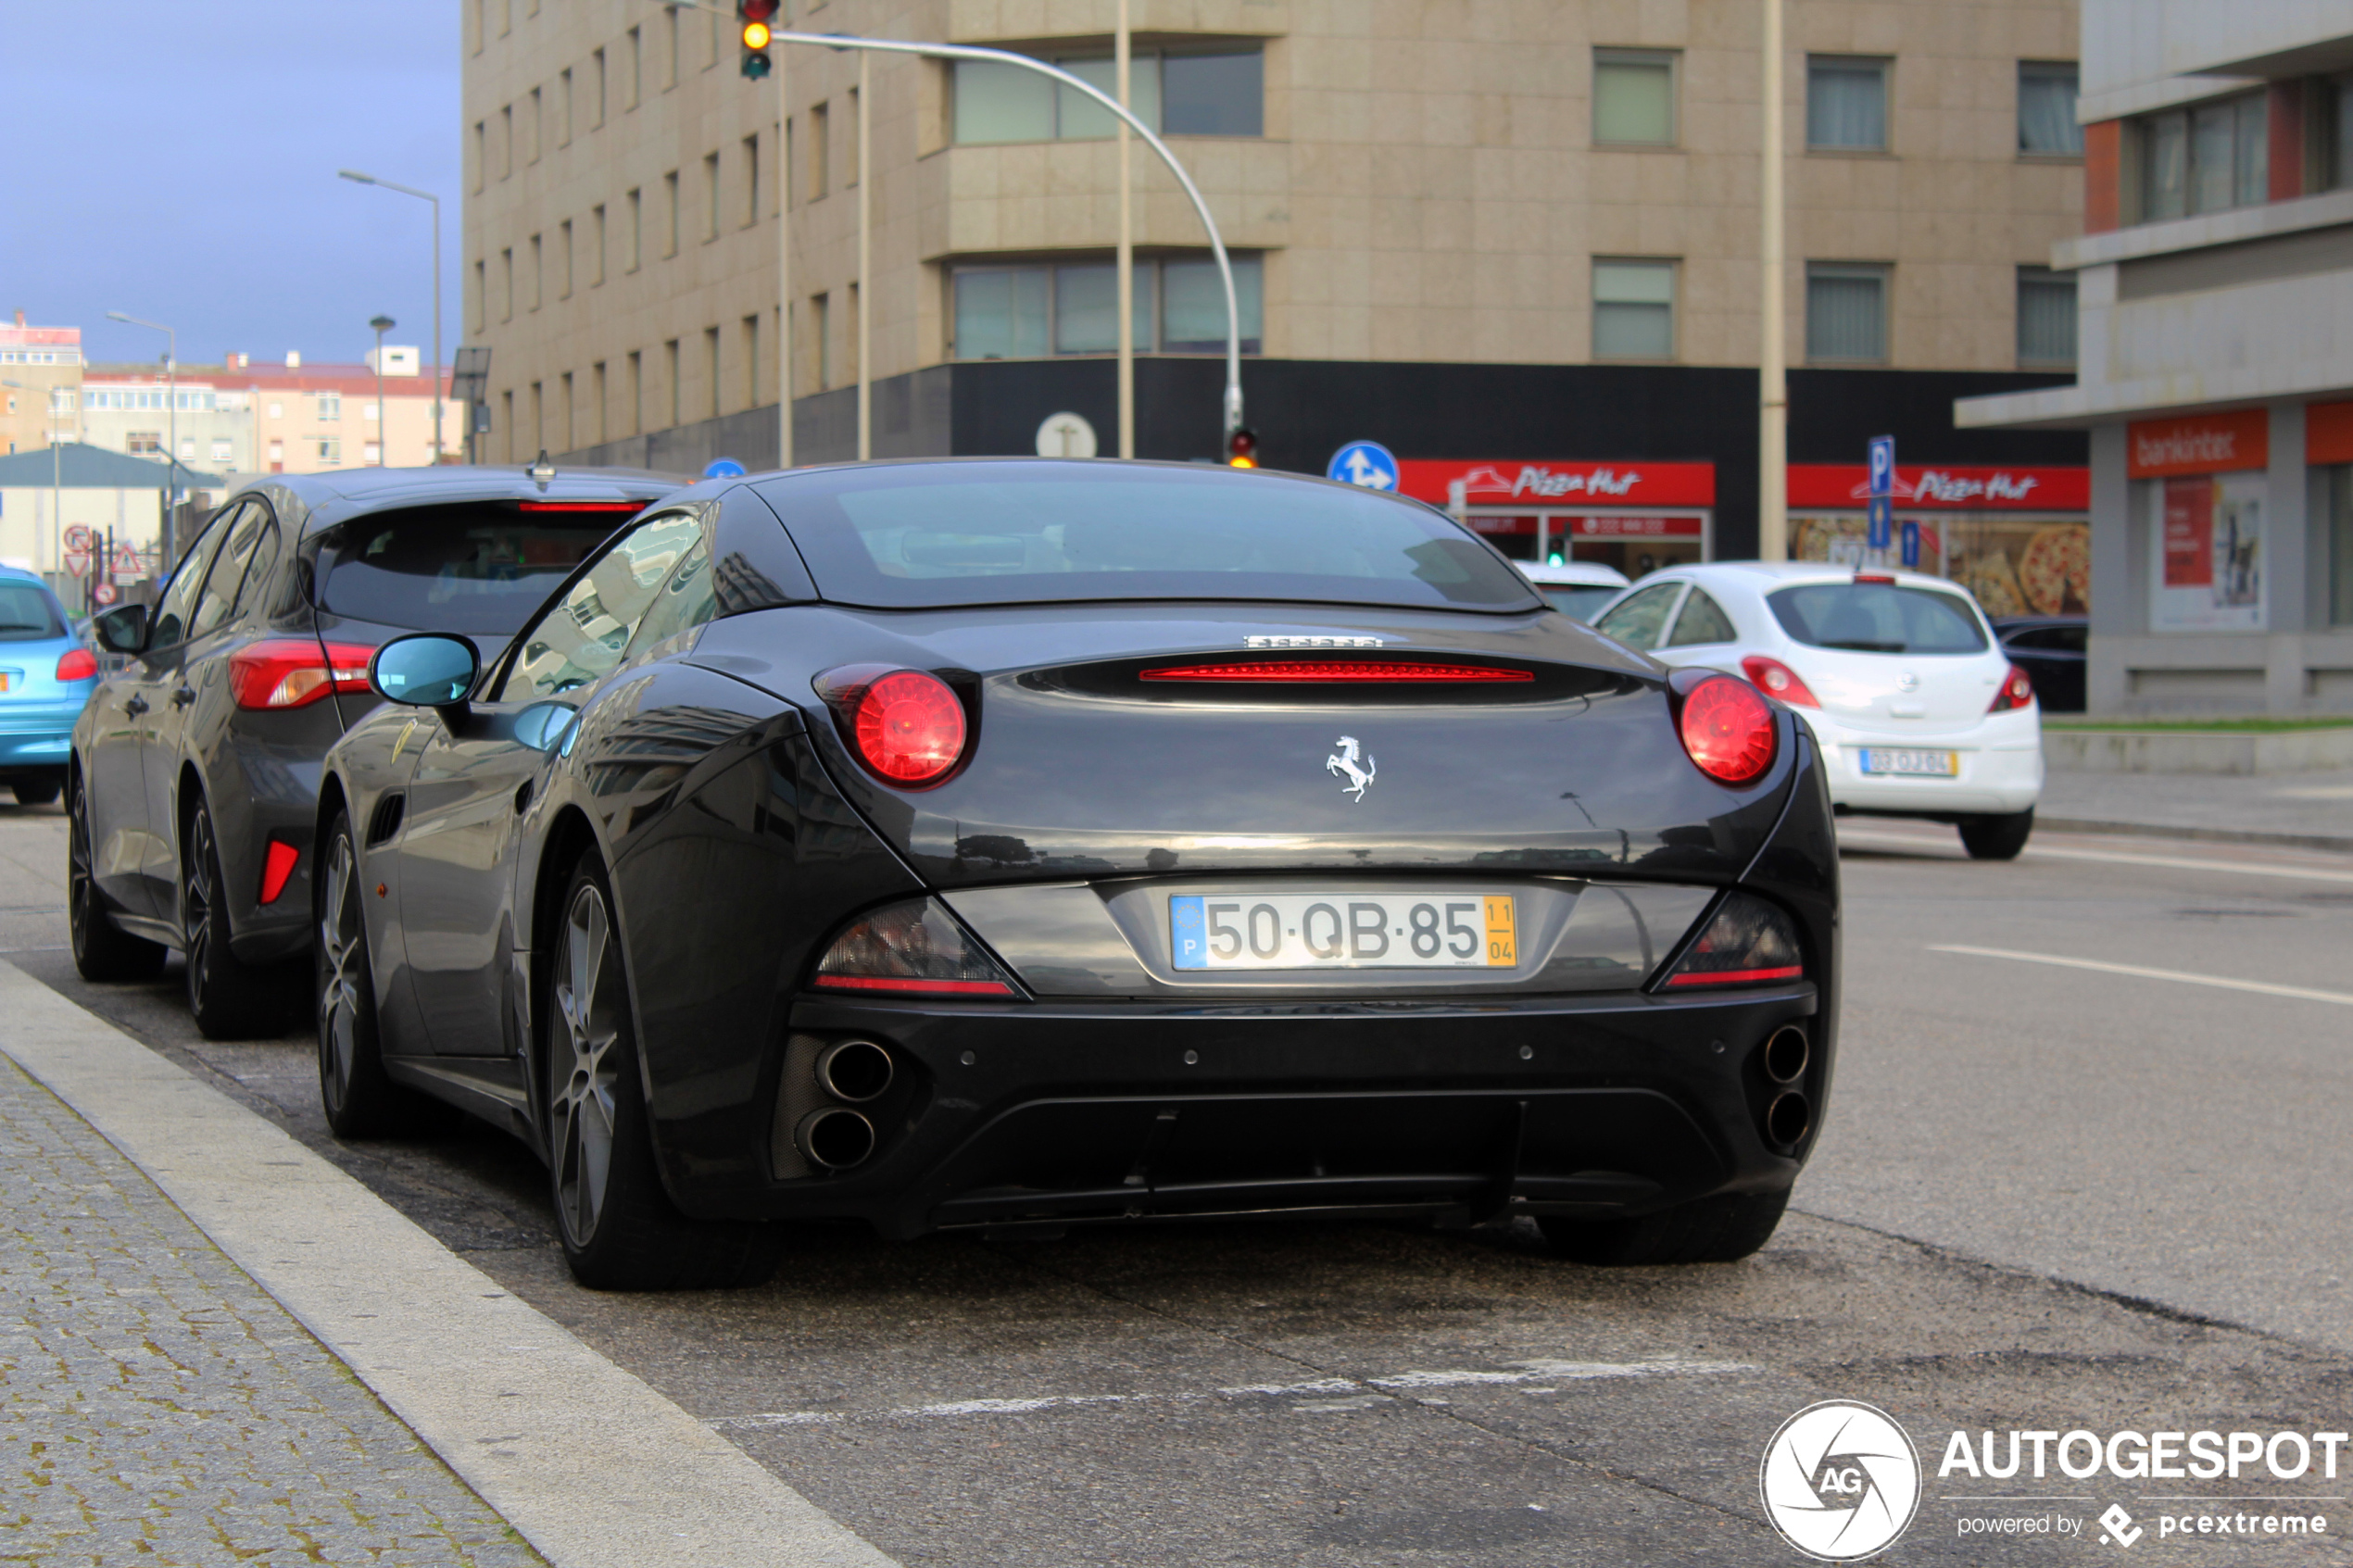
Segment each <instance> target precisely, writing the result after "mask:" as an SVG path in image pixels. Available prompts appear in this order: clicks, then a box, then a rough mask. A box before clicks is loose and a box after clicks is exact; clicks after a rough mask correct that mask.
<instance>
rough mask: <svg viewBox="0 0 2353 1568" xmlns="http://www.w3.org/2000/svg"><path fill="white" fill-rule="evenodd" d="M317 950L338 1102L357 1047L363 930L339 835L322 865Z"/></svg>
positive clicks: (355, 874) (354, 875)
mask: <svg viewBox="0 0 2353 1568" xmlns="http://www.w3.org/2000/svg"><path fill="white" fill-rule="evenodd" d="M321 909H322V911H323V912H322V914H321V917H320V921H319V952H320V955H321V958H322V959H323V960H324V964H323V968H324V971H325V972H324V974H323V975H322V976H321V983H320V986H319V1041H320V1044H321V1047H324V1050H325V1055H326V1060H327V1064H328V1073H329V1082H330V1083H331V1085H332V1086H333V1094H334V1098H335V1099H336V1101H337V1102H338V1103H340V1102H341V1101H343V1100H344V1099H346V1098H347V1097H348V1096H349V1094H350V1090H351V1073H352V1066H353V1063H354V1061H355V1060H356V1059H357V1055H358V1051H359V1037H358V1030H359V1009H360V1007H361V1006H362V1005H363V1004H362V1002H361V999H360V994H359V966H360V965H361V964H363V963H365V962H366V961H367V954H366V950H365V947H364V946H363V944H364V941H365V937H366V933H365V930H364V928H363V927H362V926H361V924H360V912H359V868H358V865H357V864H356V862H355V860H354V858H353V855H352V852H351V840H350V839H349V838H348V837H344V836H338V837H337V838H336V839H335V847H334V854H333V858H332V859H330V860H329V861H328V863H327V885H326V888H325V897H323V898H322V899H321Z"/></svg>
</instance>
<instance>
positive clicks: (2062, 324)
mask: <svg viewBox="0 0 2353 1568" xmlns="http://www.w3.org/2000/svg"><path fill="white" fill-rule="evenodd" d="M2018 362H2019V364H2020V366H2021V367H2023V368H2027V369H2034V368H2040V367H2045V366H2047V367H2049V368H2051V369H2054V370H2063V369H2068V368H2071V367H2072V366H2073V365H2074V363H2075V274H2074V273H2072V272H2054V271H2052V270H2050V269H2049V268H2047V267H2021V268H2020V269H2019V270H2018Z"/></svg>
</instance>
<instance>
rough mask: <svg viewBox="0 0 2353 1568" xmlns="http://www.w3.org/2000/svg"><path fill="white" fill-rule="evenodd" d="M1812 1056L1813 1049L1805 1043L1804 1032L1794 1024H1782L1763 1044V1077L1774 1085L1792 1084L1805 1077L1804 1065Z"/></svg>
mask: <svg viewBox="0 0 2353 1568" xmlns="http://www.w3.org/2000/svg"><path fill="white" fill-rule="evenodd" d="M1813 1054H1814V1053H1813V1048H1812V1047H1810V1046H1808V1045H1807V1044H1806V1031H1805V1030H1803V1029H1800V1028H1799V1027H1798V1026H1797V1025H1796V1024H1794V1023H1784V1024H1782V1025H1781V1026H1780V1028H1779V1029H1776V1030H1774V1031H1773V1037H1772V1038H1771V1039H1769V1040H1767V1041H1766V1042H1765V1076H1767V1077H1768V1078H1770V1079H1771V1080H1773V1082H1775V1083H1776V1084H1794V1083H1796V1082H1797V1081H1798V1080H1799V1079H1800V1078H1803V1077H1805V1076H1806V1063H1807V1062H1808V1061H1809V1060H1812V1059H1813Z"/></svg>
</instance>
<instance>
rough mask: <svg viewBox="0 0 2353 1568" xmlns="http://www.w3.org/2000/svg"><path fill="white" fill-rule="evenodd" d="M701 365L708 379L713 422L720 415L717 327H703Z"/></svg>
mask: <svg viewBox="0 0 2353 1568" xmlns="http://www.w3.org/2000/svg"><path fill="white" fill-rule="evenodd" d="M702 363H703V370H704V372H705V373H706V374H707V375H708V376H709V377H710V386H711V418H712V419H714V420H715V419H717V418H718V417H719V414H720V400H719V329H718V328H717V327H705V328H704V329H703V330H702Z"/></svg>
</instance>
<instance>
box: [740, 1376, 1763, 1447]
mask: <svg viewBox="0 0 2353 1568" xmlns="http://www.w3.org/2000/svg"><path fill="white" fill-rule="evenodd" d="M1510 1364H1511V1367H1512V1370H1511V1371H1508V1372H1486V1371H1474V1370H1472V1369H1469V1368H1449V1369H1444V1370H1440V1371H1433V1372H1401V1373H1396V1374H1391V1375H1390V1376H1387V1377H1319V1378H1316V1379H1315V1380H1314V1381H1313V1382H1309V1383H1247V1384H1242V1385H1240V1386H1236V1387H1232V1388H1218V1389H1214V1390H1212V1391H1211V1392H1208V1393H1204V1394H1045V1395H1039V1396H1036V1397H1034V1398H1029V1399H958V1400H954V1401H952V1402H950V1403H948V1404H940V1405H909V1406H906V1407H903V1408H901V1409H899V1410H883V1411H765V1412H762V1413H760V1414H757V1415H730V1416H721V1417H718V1418H717V1419H715V1420H713V1421H712V1422H711V1425H713V1426H716V1427H719V1428H721V1429H722V1430H726V1429H731V1428H733V1429H756V1428H759V1427H765V1426H831V1425H835V1424H838V1423H841V1422H846V1421H904V1420H925V1419H937V1418H938V1417H940V1416H970V1415H1030V1414H1033V1413H1035V1412H1037V1411H1049V1410H1069V1409H1073V1408H1076V1407H1081V1406H1092V1405H1144V1404H1159V1405H1169V1404H1190V1403H1198V1402H1200V1401H1202V1400H1206V1399H1242V1398H1259V1399H1292V1398H1298V1397H1301V1396H1305V1395H1324V1396H1329V1395H1334V1394H1339V1395H1349V1396H1354V1397H1355V1398H1353V1399H1346V1400H1343V1401H1341V1402H1338V1403H1321V1404H1302V1405H1296V1406H1293V1407H1292V1408H1293V1409H1295V1410H1301V1411H1327V1410H1341V1409H1363V1408H1365V1406H1368V1405H1371V1404H1375V1403H1378V1402H1379V1401H1380V1400H1382V1399H1399V1398H1403V1399H1413V1397H1414V1396H1415V1395H1416V1394H1417V1393H1418V1392H1419V1391H1420V1390H1422V1389H1425V1388H1466V1387H1474V1386H1498V1385H1500V1386H1517V1385H1522V1384H1547V1385H1549V1384H1557V1383H1571V1382H1577V1383H1582V1382H1597V1381H1601V1380H1604V1379H1609V1378H1632V1377H1708V1376H1716V1375H1719V1374H1725V1373H1740V1372H1756V1371H1759V1370H1761V1369H1760V1368H1758V1367H1756V1366H1755V1365H1752V1364H1751V1363H1749V1362H1747V1361H1680V1360H1675V1359H1667V1360H1661V1361H1514V1362H1512V1363H1510ZM1555 1391H1556V1390H1554V1389H1553V1388H1551V1387H1546V1388H1543V1389H1541V1392H1545V1393H1552V1392H1555ZM1416 1402H1418V1403H1427V1404H1442V1403H1444V1401H1443V1400H1438V1399H1429V1400H1416Z"/></svg>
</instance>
